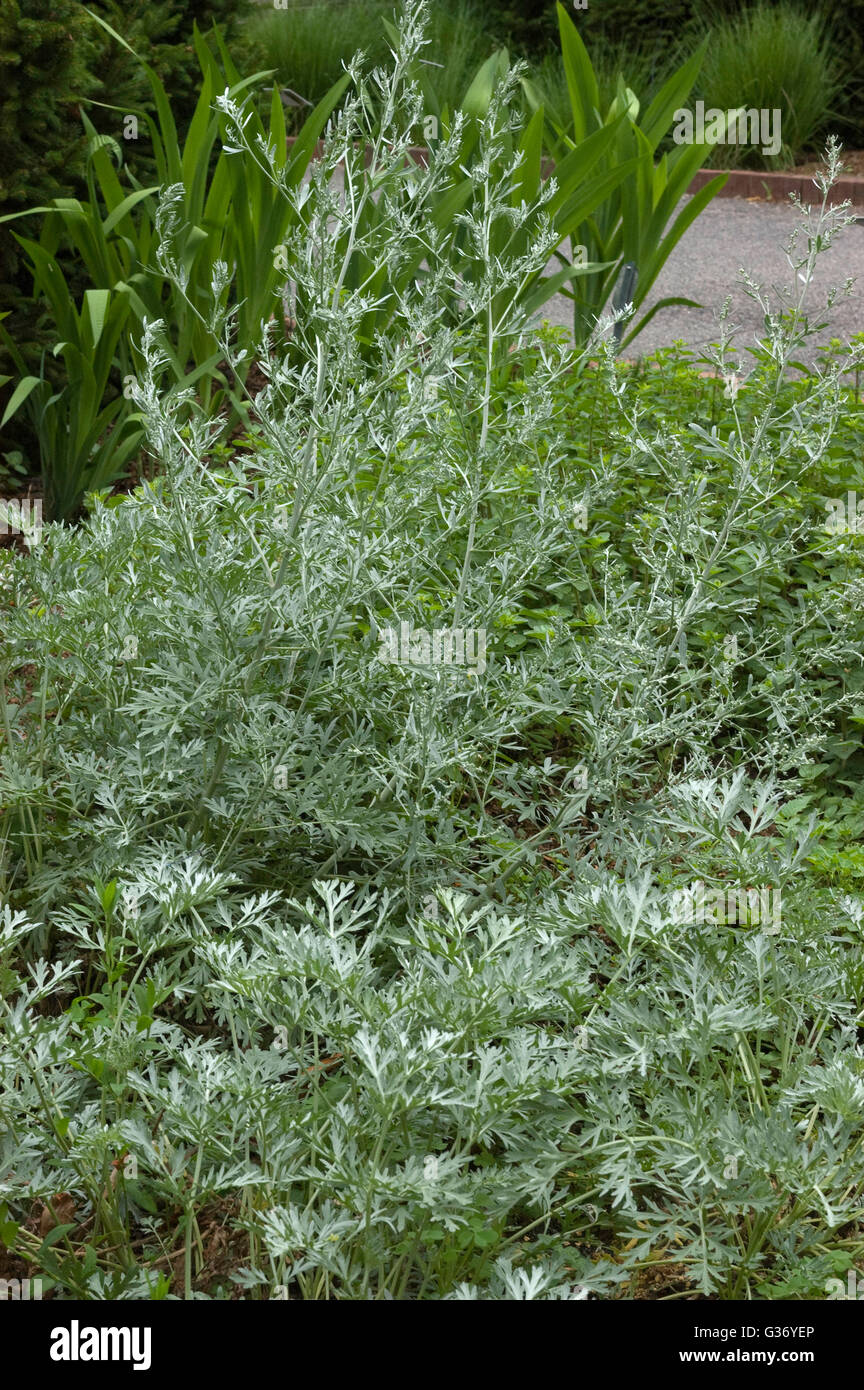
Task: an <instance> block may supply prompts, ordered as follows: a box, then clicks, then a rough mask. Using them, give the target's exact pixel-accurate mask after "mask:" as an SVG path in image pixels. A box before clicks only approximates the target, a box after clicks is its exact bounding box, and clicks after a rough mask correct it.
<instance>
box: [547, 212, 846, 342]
mask: <svg viewBox="0 0 864 1390" xmlns="http://www.w3.org/2000/svg"><path fill="white" fill-rule="evenodd" d="M798 217H799V214H798V213H797V212H796V210H795V209H794V208H792V207H791V206H788V205H786V204H783V203H768V202H761V201H759V202H750V201H749V200H748V199H745V198H715V199H714V200H713V202H711V203H709V204H708V207H707V208H705V209H704V211H703V212H702V213H701V214H700V216H699V217H697V219H696V221H695V222H694V223H693V225H692V226H691V227H690V228H689V229H688V230H687V231H686V232H685V233H684V236H683V237H682V238H681V240H680V241H679V243H678V245H677V246H676V247H675V249H674V251H673V252H672V254H671V256H670V257H669V259H668V261H667V262H666V265H665V266H664V268H663V270H662V271H661V272H660V275H659V276H658V278H657V280H656V281H655V284H654V288H653V289H652V291H651V294H650V296H649V298H648V300H647V301H646V303H645V304H644V305H643V306H642V309H641V311H640V316H641V313H644V312H646V311H647V310H648V309H650V308H651V306H652V304H656V302H657V300H658V299H663V298H665V297H666V296H667V295H683V296H686V297H687V298H688V299H695V300H697V301H698V302H699V303H700V304H702V305H704V308H702V309H686V308H679V307H675V308H671V309H661V310H660V312H659V313H658V314H657V316H656V318H654V319H652V321H651V323H649V324H648V326H647V327H646V328H645V330H644V332H642V333H640V335H639V337H638V338H635V339H634V340H633V342H632V343H631V345H630V347H629V349H628V350H627V352H626V354H625V355H626V356H627V357H635V356H639V355H640V354H641V355H644V354H647V353H650V352H654V351H655V350H656V349H657V348H660V347H668V346H669V344H670V343H673V342H675V340H676V339H679V338H683V339H684V341H685V342H687V343H689V344H690V346H691V347H694V348H699V347H703V346H704V345H705V344H706V343H710V342H712V341H714V340H716V337H717V314H718V313H719V311H720V310H721V309H722V307H723V302H724V300H725V299H726V297H727V295H731V296H732V308H731V311H730V315H729V319H728V321H727V322H728V325H729V326H730V327H731V326H733V325H734V326H736V327H737V328H738V329H739V332H738V333H736V342H737V343H738V345H739V346H740V347H744V346H745V345H752V344H753V343H754V341H755V339H756V338H757V337H758V336H761V333H762V327H763V326H762V316H761V314H760V311H759V308H758V306H757V305H756V304H755V303H754V302H753V301H752V300H751V299H749V298H748V297H747V295H746V294H745V292H744V290H743V289H742V288H741V283H740V277H739V274H738V271H739V268H742V267H743V268H744V269H745V270H747V271H748V272H749V274H750V275H752V276H753V278H754V279H755V280H756V282H757V284H759V285H761V286H762V287H763V289H767V290H768V291H769V297H770V298H771V299H772V301H773V302H775V303H776V299H775V297H774V296H773V295H771V294H770V291H771V289H772V287H773V286H783V285H786V284H788V283H789V281H790V278H791V272H790V270H789V266H788V264H787V261H786V257H785V254H784V250H783V248H784V246H785V244H786V242H787V240H788V237H789V234H790V232H791V231H792V229H793V227H794V226H795V224H796V221H797V220H798ZM850 276H852V277H855V278H856V284H855V285H854V287H853V290H852V294H851V296H850V297H849V298H848V299H847V298H844V297H843V296H842V295H838V297H837V301H836V303H835V305H834V307H833V309H831V310H830V311H829V312H828V313H827V314H826V315H823V314H822V313H821V312H820V310H822V309H824V304H825V296H826V294H827V291H828V290H829V289H830V288H831V286H832V285H840V286H842V285H843V284H844V283H845V281H846V280H847V279H848V278H849V277H850ZM809 304H810V308H811V314H812V317H813V318H814V319H817V320H819V319H821V318H822V317H826V319H827V322H826V327H825V328H823V329H822V330H820V332H819V333H818V334H817V335H816V337H815V338H814V339H813V344H814V347H815V345H816V344H819V343H827V342H828V341H829V339H831V338H832V337H836V338H841V339H848V338H849V337H850V336H851V335H852V334H853V333H858V332H861V331H862V330H864V223H853V224H852V225H851V226H849V227H847V228H845V230H844V231H843V232H841V233H840V234H839V235H838V237H837V239H836V240H835V242H834V245H833V246H832V247H831V249H830V250H828V251H826V252H824V253H823V254H822V255H821V256H820V257H819V260H818V261H817V266H816V273H815V276H814V280H813V285H812V287H811V290H810V296H809ZM543 317H545V318H548V319H549V321H550V322H551V323H555V324H565V325H567V326H568V327H569V325H570V322H571V306H570V304H569V302H568V301H567V300H566V299H564V298H563V296H560V295H556V296H555V298H554V299H552V300H550V301H549V303H548V304H546V305H545V307H544V309H543ZM814 356H815V353H814V350H813V349H812V348H811V350H810V351H809V352H808V353H802V357H804V358H805V359H807V358H809V359H810V360H813V358H814Z"/></svg>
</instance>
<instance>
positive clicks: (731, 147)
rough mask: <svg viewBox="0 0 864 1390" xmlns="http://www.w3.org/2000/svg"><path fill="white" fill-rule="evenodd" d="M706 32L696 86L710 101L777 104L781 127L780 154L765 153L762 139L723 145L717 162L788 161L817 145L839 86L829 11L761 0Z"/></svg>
mask: <svg viewBox="0 0 864 1390" xmlns="http://www.w3.org/2000/svg"><path fill="white" fill-rule="evenodd" d="M707 32H708V34H709V43H708V50H707V54H706V58H705V63H704V65H703V68H702V72H701V75H700V79H699V82H698V85H697V93H698V96H699V97H701V98H702V99H703V100H704V102H705V106H706V108H709V107H717V108H720V109H721V110H724V111H725V110H731V109H734V108H737V107H740V106H743V107H747V108H750V107H755V108H756V109H757V110H767V111H769V112H773V111H774V110H775V109H776V110H779V111H780V113H781V129H782V148H781V149H780V151H779V153H777V154H776V155H768V156H766V155H764V154H762V152H761V146H760V145H758V144H757V145H747V144H738V145H736V144H728V145H724V144H720V145H717V146H716V147H715V148H714V150H713V151H712V157H711V163H712V164H713V165H714V166H715V167H718V168H729V167H735V166H738V165H750V166H755V167H757V168H788V167H789V165H790V164H794V163H795V161H796V159H798V158H799V157H800V156H801V155H802V154H803V153H804V152H805V151H806V150H812V149H813V147H814V142H815V140H816V137H817V136H818V135H820V134H821V133H822V132H823V131H824V130H825V127H826V124H827V120H828V115H829V112H830V111H831V109H832V106H833V103H834V101H835V98H836V96H837V93H838V90H839V84H838V78H837V65H836V63H835V61H834V59H833V56H832V50H831V44H830V41H829V38H828V29H827V24H826V20H825V17H824V15H823V14H821V13H819V12H817V13H812V12H809V11H807V10H802V9H801V8H800V7H799V6H797V5H795V4H780V5H776V6H775V5H766V4H759V5H755V6H753V7H752V8H750V9H748V10H746V11H745V12H744V13H743V14H741V15H740V16H738V17H737V18H732V19H729V20H724V21H722V22H721V23H718V24H714V25H712V26H711V27H710V29H709V30H708V31H707Z"/></svg>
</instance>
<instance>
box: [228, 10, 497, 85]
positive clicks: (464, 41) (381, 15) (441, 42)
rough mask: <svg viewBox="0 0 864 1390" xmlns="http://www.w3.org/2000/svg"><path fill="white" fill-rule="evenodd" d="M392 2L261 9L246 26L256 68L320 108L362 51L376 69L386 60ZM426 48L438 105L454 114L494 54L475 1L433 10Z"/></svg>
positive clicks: (425, 53)
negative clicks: (265, 70)
mask: <svg viewBox="0 0 864 1390" xmlns="http://www.w3.org/2000/svg"><path fill="white" fill-rule="evenodd" d="M393 9H394V6H393V0H373V3H371V4H366V3H361V0H322V3H319V4H309V3H303V0H300V3H295V0H290V3H289V5H288V7H287V8H286V9H281V10H272V9H270V8H267V9H263V8H262V9H261V10H260V12H259V13H258V14H257V15H256V16H255V17H254V19H253V21H252V22H251V23H250V24H249V26H248V30H247V32H248V34H249V36H250V41H251V44H252V51H253V53H254V55H255V57H256V60H257V62H258V65H259V66H267V67H273V68H275V69H276V77H277V80H278V81H279V83H280V84H281V85H282V86H283V87H285V88H288V89H289V92H292V93H295V94H296V96H297V97H300V98H303V99H304V100H305V101H307V102H313V103H314V102H316V101H319V100H320V99H321V97H322V96H323V95H324V93H325V92H326V91H327V90H328V89H329V88H330V87H331V86H332V85H333V83H334V82H337V81H338V80H339V78H340V77H341V76H342V73H343V71H344V66H345V64H347V63H348V62H350V60H351V59H352V58H353V57H354V55H355V54H356V53H357V52H358V51H360V50H362V51H363V52H364V53H366V55H367V57H368V58H369V60H370V62H372V63H386V62H387V61H388V60H389V53H390V38H389V36H388V33H387V28H386V21H388V20H392V18H393ZM426 36H427V39H428V44H427V45H426V46H425V47H424V49H423V58H424V60H425V61H426V62H427V63H429V64H431V65H434V66H432V67H430V81H431V84H432V86H433V87H434V89H435V94H436V98H437V103H438V106H440V107H443V106H448V107H449V109H450V110H451V111H452V110H454V109H455V108H456V107H457V106H458V104H459V102H460V100H461V98H462V97H463V95H464V93H465V90H466V89H467V87H468V84H469V82H470V80H471V78H472V76H473V75H474V72H475V71H476V69H477V67H478V66H479V64H480V63H481V62H482V61H483V59H484V58H486V57H488V56H489V54H490V53H491V52H492V49H493V48H494V42H493V40H492V37H491V36H490V34H489V33H488V31H487V29H486V26H485V24H484V13H483V11H482V9H481V8H480V7H479V6H478V5H477V4H476V3H475V0H449V3H441V4H436V5H434V6H432V8H431V10H430V13H429V24H428V27H427V30H426Z"/></svg>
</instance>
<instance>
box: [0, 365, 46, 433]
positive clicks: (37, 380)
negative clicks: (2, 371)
mask: <svg viewBox="0 0 864 1390" xmlns="http://www.w3.org/2000/svg"><path fill="white" fill-rule="evenodd" d="M9 379H10V378H9V377H7V378H6V380H7V381H8V380H9ZM41 384H42V378H41V377H38V376H25V377H24V378H23V379H22V380H21V381H19V383H18V385H17V386H16V387H15V390H14V391H13V392H12V395H11V396H10V398H9V400H8V402H7V405H6V409H5V410H4V411H3V419H2V420H0V425H5V424H6V421H7V420H11V419H12V416H13V415H14V414H15V413H16V411H17V410H19V409H20V407H21V406H22V405H23V404H24V402H25V401H26V400H27V397H28V396H29V395H30V393H31V391H35V389H36V387H37V386H41Z"/></svg>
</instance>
